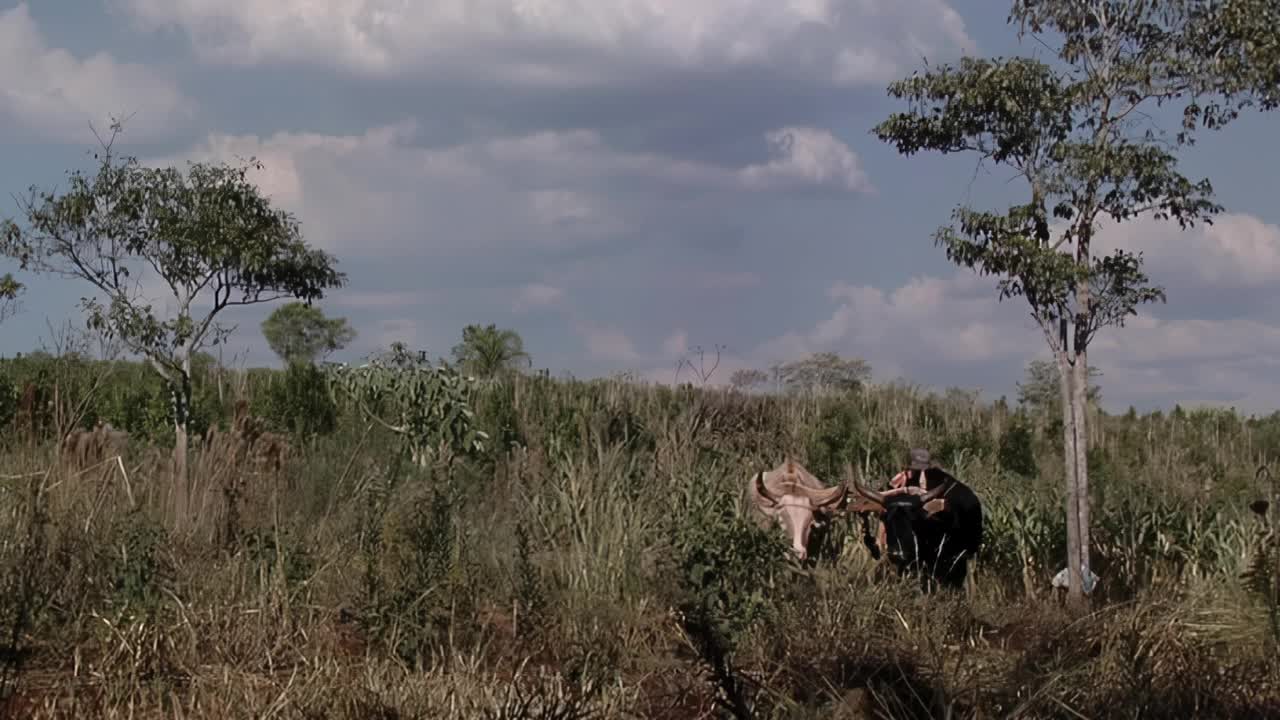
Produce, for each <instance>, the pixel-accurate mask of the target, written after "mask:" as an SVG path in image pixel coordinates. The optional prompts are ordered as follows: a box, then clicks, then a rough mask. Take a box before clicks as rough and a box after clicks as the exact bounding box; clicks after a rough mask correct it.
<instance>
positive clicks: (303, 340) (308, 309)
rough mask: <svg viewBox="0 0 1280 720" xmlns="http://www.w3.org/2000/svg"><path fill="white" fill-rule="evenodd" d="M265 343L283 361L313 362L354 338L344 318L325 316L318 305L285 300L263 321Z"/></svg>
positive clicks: (291, 362)
mask: <svg viewBox="0 0 1280 720" xmlns="http://www.w3.org/2000/svg"><path fill="white" fill-rule="evenodd" d="M262 335H263V337H265V338H266V339H267V344H268V345H270V346H271V351H272V352H274V353H275V354H276V355H277V356H279V358H280V359H281V360H283V361H284V362H285V363H286V364H293V363H299V362H300V363H314V362H315V360H316V358H318V357H321V356H323V355H327V354H328V353H330V352H333V351H334V350H338V349H341V348H343V347H345V346H346V345H347V343H349V342H351V341H352V340H353V339H355V336H356V331H355V330H354V329H353V328H352V327H351V326H350V324H348V323H347V320H346V318H333V319H330V318H327V317H325V315H324V313H323V312H321V311H320V309H319V308H316V307H312V306H310V305H308V304H306V303H302V302H291V303H285V304H284V305H281V306H280V307H278V308H276V309H275V310H274V311H272V313H271V315H270V316H269V317H268V318H267V319H266V320H263V321H262Z"/></svg>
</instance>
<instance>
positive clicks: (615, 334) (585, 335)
mask: <svg viewBox="0 0 1280 720" xmlns="http://www.w3.org/2000/svg"><path fill="white" fill-rule="evenodd" d="M577 331H578V334H579V335H580V336H581V337H582V339H583V341H584V342H585V343H586V346H587V352H588V353H589V354H590V355H591V357H593V358H595V359H597V360H606V361H609V362H616V363H620V364H628V363H636V362H639V361H641V360H642V359H643V356H641V355H640V353H638V352H636V346H635V343H633V342H631V338H629V337H627V334H626V333H624V332H623V331H621V330H619V329H618V328H615V327H600V326H596V325H592V324H590V323H585V322H579V323H577Z"/></svg>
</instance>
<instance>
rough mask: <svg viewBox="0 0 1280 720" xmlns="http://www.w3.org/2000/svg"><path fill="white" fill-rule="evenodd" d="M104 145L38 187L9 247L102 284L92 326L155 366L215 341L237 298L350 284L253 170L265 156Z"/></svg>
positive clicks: (317, 292)
mask: <svg viewBox="0 0 1280 720" xmlns="http://www.w3.org/2000/svg"><path fill="white" fill-rule="evenodd" d="M115 130H116V132H117V133H118V132H119V126H118V125H117V126H116V127H115ZM112 139H113V140H114V136H113V138H112ZM104 149H105V152H104V153H102V154H101V155H100V156H99V159H100V164H99V167H98V168H97V171H96V173H94V174H86V173H84V172H81V171H79V170H76V171H73V172H71V173H70V174H69V177H68V182H67V184H66V190H65V191H64V192H61V193H58V192H55V191H40V190H38V189H36V188H34V187H33V188H32V189H31V195H30V198H29V199H28V200H27V201H26V202H25V203H24V207H23V211H24V215H25V218H24V220H25V222H24V223H23V224H22V225H21V226H20V225H18V224H16V223H15V224H10V225H9V226H7V227H6V229H5V231H4V232H3V234H2V235H3V244H2V245H3V246H2V247H0V251H3V252H4V254H6V255H8V256H9V257H12V258H15V259H17V260H19V262H20V263H22V265H23V266H24V267H31V268H32V269H35V270H37V271H42V272H50V273H54V274H58V275H62V276H65V277H72V278H77V279H80V280H83V281H85V282H87V283H89V284H90V285H92V286H93V288H94V291H95V294H96V295H97V297H90V298H86V299H85V300H84V301H83V302H82V305H83V306H84V308H85V310H86V312H87V314H88V316H89V322H90V325H91V326H93V327H96V328H100V329H102V330H104V331H109V332H110V333H111V334H113V335H115V336H117V337H119V338H120V339H122V340H123V341H125V343H126V344H127V345H128V346H129V348H130V349H131V350H133V351H135V352H139V353H142V354H145V355H147V356H148V357H149V358H150V359H151V360H152V361H153V362H154V363H156V364H157V365H159V366H164V367H166V368H168V369H169V370H172V371H175V372H181V371H182V370H181V365H182V357H183V356H186V355H189V354H191V353H192V352H194V351H196V350H198V349H199V348H200V347H202V346H204V345H206V344H217V342H218V340H219V339H220V338H221V336H222V335H223V334H224V333H225V332H226V329H225V328H221V327H219V326H218V325H216V324H215V317H216V316H217V315H218V313H219V312H221V311H222V310H223V309H225V308H227V307H230V306H234V305H248V304H253V303H257V302H265V301H269V300H274V299H277V298H281V297H294V298H299V299H302V300H308V301H309V300H313V299H316V298H319V297H321V296H322V294H323V291H324V290H325V289H328V288H333V287H340V286H341V285H342V284H344V282H345V275H343V274H342V273H339V272H337V271H336V270H335V269H334V265H335V262H336V261H335V260H334V259H333V258H331V257H330V256H328V255H326V254H325V253H323V252H320V251H318V250H313V249H311V248H310V247H308V246H307V244H306V243H305V242H304V241H303V240H302V238H301V234H300V231H299V226H298V223H297V221H296V220H295V219H294V218H293V217H292V216H291V215H290V214H289V213H287V212H285V211H282V210H277V209H275V208H274V207H272V205H271V202H270V200H269V199H268V198H267V197H266V196H265V195H263V194H262V193H261V192H260V191H259V190H258V188H257V187H256V186H255V185H254V184H253V183H252V182H251V181H250V179H249V177H248V173H249V170H251V169H261V168H262V165H261V163H259V162H257V161H256V160H252V159H251V160H249V161H248V162H246V163H243V164H240V165H235V166H232V165H225V164H215V163H189V164H188V168H187V171H186V172H185V173H184V172H182V171H181V170H179V169H177V168H173V167H163V168H152V167H143V166H142V165H140V164H139V163H138V161H137V159H136V158H132V157H129V158H125V159H123V160H117V159H116V158H114V157H113V155H112V153H111V149H110V143H107V144H105V145H104ZM148 275H150V276H152V277H153V278H154V281H155V282H156V283H158V284H159V286H160V287H163V288H165V289H166V290H167V291H168V292H169V293H170V294H171V296H172V298H173V300H174V301H175V307H176V310H175V311H174V313H173V314H172V315H171V316H169V317H165V316H162V315H160V314H159V313H158V312H157V311H156V309H155V308H154V307H153V299H152V298H148V297H146V296H145V294H144V293H143V290H142V283H143V282H144V281H145V280H146V276H148ZM200 306H204V307H207V308H208V309H207V311H204V312H202V313H201V314H196V312H195V309H196V308H197V307H200Z"/></svg>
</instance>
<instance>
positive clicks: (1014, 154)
mask: <svg viewBox="0 0 1280 720" xmlns="http://www.w3.org/2000/svg"><path fill="white" fill-rule="evenodd" d="M1008 21H1009V22H1010V23H1011V24H1012V23H1014V22H1016V23H1018V25H1019V29H1018V34H1019V37H1020V38H1021V37H1022V36H1023V35H1024V34H1025V33H1027V32H1030V33H1031V34H1032V35H1033V36H1035V38H1036V40H1037V41H1038V44H1039V46H1041V47H1046V48H1050V49H1051V50H1053V51H1054V52H1055V54H1056V56H1057V58H1056V59H1057V61H1058V62H1056V63H1055V64H1054V65H1050V64H1048V63H1045V62H1041V61H1039V60H1035V59H1031V58H1025V57H1013V58H1008V59H1005V58H995V59H978V58H965V59H963V60H961V61H960V63H959V64H958V66H942V67H939V68H937V69H926V70H927V71H926V72H924V73H916V74H913V75H912V76H911V77H910V78H906V79H903V80H899V81H897V82H894V83H892V84H891V85H890V86H889V94H890V95H891V96H893V97H895V98H898V99H905V100H906V101H907V103H908V105H909V109H908V110H907V111H906V112H899V113H894V114H892V115H891V116H890V117H889V118H888V119H887V120H885V121H884V122H882V123H880V124H879V125H877V126H876V128H875V130H874V132H875V133H876V135H877V136H878V137H879V138H880V139H881V140H883V141H885V142H888V143H891V144H892V145H894V146H895V147H896V149H897V150H898V151H899V152H900V153H902V154H904V155H911V154H914V153H916V152H918V151H921V150H932V151H936V152H940V153H943V154H947V153H955V152H970V153H974V154H976V155H978V156H979V158H980V160H979V162H980V163H981V162H991V163H994V164H996V165H1000V166H1003V167H1005V168H1007V169H1009V170H1011V171H1012V172H1013V175H1014V177H1015V178H1016V179H1018V180H1019V181H1020V182H1022V183H1023V184H1024V185H1025V189H1026V190H1027V192H1028V195H1029V197H1028V199H1027V201H1026V203H1025V204H1017V205H1013V206H1012V207H1010V208H1008V209H1007V210H1005V211H1003V212H1000V211H983V210H977V209H974V208H971V207H964V206H962V207H959V208H957V209H956V210H955V212H954V213H953V223H952V224H951V225H948V226H945V227H943V228H941V229H940V230H939V231H938V233H937V234H936V236H935V240H936V242H937V243H938V244H940V245H942V246H943V247H945V248H946V252H947V257H948V258H949V259H950V260H951V261H952V262H955V263H957V264H959V265H961V266H964V267H968V268H970V269H973V270H975V271H977V272H979V273H981V274H983V275H995V276H997V277H999V278H1000V280H999V283H998V288H999V294H1000V299H1001V300H1004V299H1006V298H1009V297H1016V296H1021V297H1024V298H1025V299H1026V300H1027V303H1028V305H1029V306H1030V309H1031V315H1032V317H1034V318H1035V320H1036V321H1037V322H1038V324H1039V326H1040V328H1041V330H1042V331H1043V333H1044V337H1045V340H1046V342H1047V343H1048V345H1049V347H1050V349H1051V350H1052V351H1053V354H1054V360H1055V363H1056V364H1057V366H1058V370H1059V373H1060V378H1061V383H1060V395H1061V397H1062V409H1063V421H1064V423H1063V424H1064V428H1063V436H1064V437H1063V447H1064V456H1065V459H1066V467H1065V470H1066V483H1067V493H1066V495H1067V503H1066V513H1067V534H1068V542H1067V547H1068V558H1067V566H1068V570H1069V577H1070V581H1069V590H1068V595H1069V597H1070V598H1071V599H1072V600H1073V601H1074V602H1076V603H1079V602H1080V601H1082V599H1083V594H1082V586H1081V576H1082V569H1083V570H1084V571H1087V569H1088V563H1089V552H1088V550H1089V503H1088V467H1087V465H1088V462H1087V455H1086V443H1087V438H1088V435H1087V432H1086V427H1085V424H1086V416H1085V413H1084V408H1085V405H1086V393H1087V392H1088V377H1087V368H1088V352H1087V351H1088V346H1089V342H1090V340H1091V339H1092V338H1093V337H1094V334H1095V333H1097V332H1098V331H1099V330H1100V329H1101V328H1103V327H1105V326H1110V325H1116V326H1122V325H1123V324H1124V321H1125V319H1126V317H1128V316H1130V315H1133V314H1135V313H1136V312H1137V308H1138V307H1139V306H1140V305H1142V304H1144V303H1149V302H1153V301H1156V300H1160V301H1164V300H1165V293H1164V291H1163V289H1162V288H1160V287H1159V286H1156V285H1153V284H1151V283H1150V282H1149V280H1148V278H1147V276H1146V274H1145V273H1144V272H1143V271H1142V257H1141V255H1134V254H1132V253H1129V252H1125V251H1123V250H1118V251H1116V252H1114V253H1112V254H1110V255H1107V256H1105V257H1095V256H1094V254H1093V247H1092V246H1093V240H1094V235H1095V233H1096V231H1097V227H1098V221H1099V220H1100V219H1102V218H1104V217H1109V218H1111V219H1112V220H1114V221H1116V222H1121V223H1122V222H1125V221H1128V220H1131V219H1133V218H1136V217H1139V216H1143V215H1149V216H1151V217H1152V218H1154V219H1157V220H1168V219H1171V218H1172V219H1175V220H1177V221H1178V222H1179V224H1180V226H1181V227H1182V228H1184V229H1185V228H1187V227H1189V226H1191V225H1193V224H1194V223H1195V222H1196V221H1198V220H1204V221H1206V222H1208V221H1209V220H1210V218H1211V217H1212V216H1213V215H1214V214H1216V213H1217V212H1220V211H1221V207H1220V206H1218V205H1217V204H1215V203H1214V202H1212V200H1211V195H1212V187H1211V185H1210V184H1209V182H1208V181H1207V180H1201V181H1198V182H1193V181H1191V180H1189V179H1188V178H1186V177H1184V176H1183V175H1182V174H1181V173H1180V172H1179V171H1178V167H1177V156H1176V155H1175V154H1174V150H1175V149H1176V148H1177V146H1180V145H1184V144H1189V143H1191V142H1192V141H1193V139H1194V133H1195V131H1196V130H1197V129H1199V128H1201V127H1205V128H1211V129H1217V128H1221V127H1224V126H1225V125H1226V124H1228V123H1229V122H1230V121H1231V120H1233V119H1234V118H1235V117H1236V116H1237V114H1238V113H1239V111H1240V110H1241V109H1243V108H1245V107H1248V106H1250V105H1257V106H1260V107H1261V108H1263V109H1268V110H1269V109H1273V108H1274V107H1275V106H1276V104H1277V102H1278V101H1280V83H1277V80H1278V79H1280V47H1278V46H1277V43H1276V42H1275V40H1274V36H1273V35H1272V33H1273V32H1274V27H1275V24H1276V22H1278V21H1280V8H1278V7H1277V6H1276V4H1275V2H1274V0H1200V1H1196V0H1014V2H1013V4H1012V10H1011V12H1010V14H1009V18H1008ZM1169 106H1172V107H1175V108H1177V109H1180V110H1181V111H1182V112H1181V115H1182V127H1181V130H1180V131H1179V132H1178V133H1176V135H1175V136H1174V137H1173V138H1168V137H1167V136H1166V135H1167V134H1166V133H1165V132H1164V131H1162V130H1161V129H1160V127H1159V126H1158V125H1157V124H1156V121H1155V119H1154V118H1153V117H1152V114H1151V113H1150V110H1151V109H1152V108H1153V107H1154V108H1160V107H1169Z"/></svg>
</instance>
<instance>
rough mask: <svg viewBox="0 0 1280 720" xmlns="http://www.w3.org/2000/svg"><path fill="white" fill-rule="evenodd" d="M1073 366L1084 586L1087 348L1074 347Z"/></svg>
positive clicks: (1087, 540) (1086, 554)
mask: <svg viewBox="0 0 1280 720" xmlns="http://www.w3.org/2000/svg"><path fill="white" fill-rule="evenodd" d="M1072 370H1074V371H1075V380H1074V382H1073V383H1072V388H1071V390H1072V399H1071V401H1072V405H1074V406H1075V416H1076V448H1075V450H1076V493H1077V496H1078V502H1079V506H1078V510H1077V514H1076V517H1077V520H1076V522H1077V524H1078V526H1079V529H1078V530H1077V533H1078V540H1077V542H1079V544H1080V551H1079V554H1080V567H1081V570H1080V573H1081V575H1082V577H1081V583H1082V585H1081V588H1082V589H1083V582H1084V578H1085V577H1088V575H1089V573H1090V572H1091V571H1090V569H1089V547H1090V538H1089V535H1090V532H1089V504H1090V497H1089V414H1088V393H1089V376H1088V372H1089V364H1088V351H1087V350H1086V349H1085V348H1083V347H1080V348H1077V351H1076V364H1075V367H1073V368H1072Z"/></svg>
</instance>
